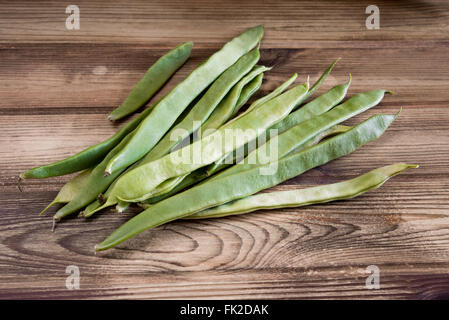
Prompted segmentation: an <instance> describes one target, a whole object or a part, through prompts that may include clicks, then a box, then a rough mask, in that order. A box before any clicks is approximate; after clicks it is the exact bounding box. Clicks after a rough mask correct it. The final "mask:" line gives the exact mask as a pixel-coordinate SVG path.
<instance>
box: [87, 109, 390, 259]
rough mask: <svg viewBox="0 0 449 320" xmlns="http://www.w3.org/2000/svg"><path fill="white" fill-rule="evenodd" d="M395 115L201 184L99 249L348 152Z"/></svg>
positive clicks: (144, 216)
mask: <svg viewBox="0 0 449 320" xmlns="http://www.w3.org/2000/svg"><path fill="white" fill-rule="evenodd" d="M395 118H396V115H376V116H373V117H371V118H369V119H368V120H365V121H364V122H362V123H360V124H359V125H357V126H355V127H354V128H353V129H351V130H349V131H347V132H345V133H342V134H339V135H337V136H335V137H333V138H330V139H328V140H326V141H324V142H322V143H320V144H318V145H316V146H313V147H310V148H307V149H305V150H303V151H301V152H298V153H294V154H291V155H289V156H287V157H284V158H282V159H280V160H278V161H277V170H276V172H274V173H273V174H269V175H262V174H261V171H260V170H261V169H264V168H267V166H271V165H272V164H271V163H270V164H268V165H262V166H254V167H253V168H251V169H249V170H246V171H243V172H240V173H238V174H232V175H228V176H224V177H223V178H221V179H216V180H211V181H210V182H209V183H203V184H200V185H198V186H195V187H193V188H191V189H189V190H187V191H185V192H182V193H179V194H177V195H175V196H173V197H171V198H169V199H166V200H163V201H161V202H159V203H157V204H155V205H153V206H151V207H150V208H148V209H146V210H145V211H143V212H141V213H140V214H138V215H137V216H135V217H134V218H132V219H130V220H129V221H127V222H126V223H125V224H123V225H122V226H121V227H119V228H118V229H117V230H115V231H114V232H113V233H112V234H111V235H110V236H109V237H108V238H107V239H105V240H104V241H103V242H102V243H101V244H99V245H97V246H96V250H97V251H101V250H106V249H109V248H112V247H114V246H116V245H118V244H119V243H121V242H123V241H125V240H127V239H129V238H131V237H133V236H135V235H137V234H139V233H141V232H143V231H145V230H148V229H151V228H154V227H157V226H160V225H162V224H165V223H167V222H170V221H173V220H176V219H180V218H184V217H187V216H189V215H192V214H194V213H197V212H199V211H202V210H205V209H209V208H212V207H216V206H219V205H222V204H224V203H228V202H230V201H233V200H236V199H241V198H245V197H248V196H250V195H253V194H255V193H257V192H259V191H261V190H264V189H267V188H270V187H272V186H274V185H277V184H279V183H281V182H283V181H286V180H288V179H291V178H293V177H295V176H297V175H299V174H301V173H303V172H305V171H307V170H310V169H312V168H314V167H317V166H320V165H323V164H325V163H327V162H329V161H331V160H334V159H337V158H339V157H342V156H345V155H348V154H350V153H351V152H353V151H355V150H356V149H357V148H359V147H361V146H363V145H364V144H366V143H368V142H370V141H372V140H375V139H377V138H379V137H380V136H381V135H382V134H383V133H384V132H385V130H386V129H387V128H388V127H389V126H390V124H391V123H392V122H393V121H394V119H395Z"/></svg>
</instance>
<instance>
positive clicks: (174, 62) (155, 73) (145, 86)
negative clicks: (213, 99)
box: [108, 41, 193, 121]
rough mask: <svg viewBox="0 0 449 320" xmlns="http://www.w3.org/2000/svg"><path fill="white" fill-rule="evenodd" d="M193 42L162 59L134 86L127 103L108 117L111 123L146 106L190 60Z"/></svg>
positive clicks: (171, 51)
mask: <svg viewBox="0 0 449 320" xmlns="http://www.w3.org/2000/svg"><path fill="white" fill-rule="evenodd" d="M192 47H193V42H191V41H190V42H185V43H182V44H180V45H178V46H176V47H175V48H174V49H172V50H170V51H169V52H168V53H167V54H165V55H163V56H162V57H160V58H159V59H158V60H157V61H156V62H155V63H154V64H153V65H152V66H151V67H150V68H149V69H148V70H147V72H146V73H145V75H144V76H143V78H142V79H140V80H139V82H138V83H137V84H136V85H135V86H134V88H133V89H132V90H131V92H130V93H129V95H128V96H127V97H126V99H125V101H123V103H122V104H121V105H120V106H119V107H117V108H116V109H114V110H113V111H112V112H111V113H110V114H109V116H108V119H109V120H111V121H114V120H118V119H121V118H123V117H126V116H127V115H129V114H131V113H133V112H135V111H136V110H138V109H139V108H141V107H142V106H144V105H145V104H146V103H147V102H148V100H150V98H151V97H152V96H153V95H154V94H155V93H156V92H157V91H158V90H159V89H160V88H161V87H162V86H163V85H164V83H165V82H167V80H168V79H170V77H171V76H172V75H173V73H175V72H176V70H178V69H179V68H180V67H181V66H182V65H183V64H184V63H185V62H186V61H187V59H188V58H189V56H190V52H191V51H192Z"/></svg>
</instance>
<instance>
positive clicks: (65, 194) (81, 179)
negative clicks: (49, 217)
mask: <svg viewBox="0 0 449 320" xmlns="http://www.w3.org/2000/svg"><path fill="white" fill-rule="evenodd" d="M91 172H92V169H86V170H83V171H81V172H80V173H79V174H77V175H76V176H74V177H73V178H72V179H70V180H69V181H68V182H67V183H66V184H65V185H63V186H62V188H61V189H60V190H59V192H58V194H57V195H56V197H55V198H54V199H53V201H52V202H50V204H49V205H48V206H47V207H45V209H44V210H42V211H41V213H39V215H41V214H43V213H44V212H45V211H47V210H48V209H49V208H50V207H51V206H53V205H55V204H58V203H68V202H70V201H72V199H73V198H74V197H75V195H76V194H77V193H78V192H79V191H80V190H81V189H82V187H83V186H84V185H85V184H86V181H87V178H88V177H89V175H90V173H91Z"/></svg>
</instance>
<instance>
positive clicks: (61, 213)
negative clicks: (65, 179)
mask: <svg viewBox="0 0 449 320" xmlns="http://www.w3.org/2000/svg"><path fill="white" fill-rule="evenodd" d="M134 132H135V131H132V132H131V133H129V134H128V135H127V136H126V137H125V138H123V140H122V141H121V142H120V143H119V144H118V145H116V146H115V148H114V149H112V150H111V151H110V152H109V153H108V155H107V156H106V157H105V158H104V159H103V161H102V162H100V163H99V164H98V165H97V166H96V167H95V168H94V169H93V170H92V172H91V173H90V174H89V177H88V178H87V180H86V182H85V183H84V185H83V186H82V188H81V189H80V190H79V192H78V193H77V194H76V195H75V197H74V198H73V199H72V200H71V201H70V202H69V203H67V204H66V205H65V206H64V207H62V208H60V209H59V210H58V211H56V213H55V215H54V216H53V219H54V220H55V221H59V220H60V219H61V218H63V217H65V216H67V215H69V214H72V213H74V212H76V211H78V210H81V209H82V208H84V207H85V206H86V205H88V204H89V203H91V202H92V201H93V200H95V199H96V198H97V196H98V195H99V194H100V193H102V192H104V191H105V190H106V189H107V187H108V186H109V185H110V184H111V183H112V182H113V181H114V180H115V178H117V176H118V175H119V174H120V173H115V174H112V175H109V176H107V177H104V176H103V172H104V168H105V167H106V164H107V163H108V161H109V160H110V159H111V158H112V157H113V156H114V155H115V154H117V153H118V152H119V151H120V150H121V149H122V148H123V146H124V145H125V144H126V143H127V142H128V141H129V140H130V139H131V138H132V136H133V134H134Z"/></svg>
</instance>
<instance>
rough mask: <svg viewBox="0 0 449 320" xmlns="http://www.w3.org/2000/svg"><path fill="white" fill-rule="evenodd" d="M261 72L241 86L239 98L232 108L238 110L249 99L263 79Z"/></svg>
mask: <svg viewBox="0 0 449 320" xmlns="http://www.w3.org/2000/svg"><path fill="white" fill-rule="evenodd" d="M263 75H264V74H263V73H261V74H259V75H258V76H257V77H255V78H254V79H253V80H251V82H250V83H248V84H247V85H246V86H244V87H243V89H242V92H241V93H240V96H239V99H238V100H237V103H236V105H235V108H234V110H239V109H240V108H241V107H243V106H244V105H245V104H246V103H247V102H248V100H249V99H251V97H252V96H253V95H254V94H255V93H256V92H257V91H258V90H259V89H260V86H261V85H262V80H263Z"/></svg>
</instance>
